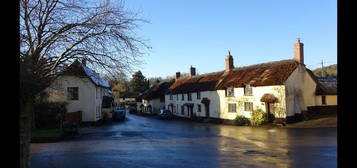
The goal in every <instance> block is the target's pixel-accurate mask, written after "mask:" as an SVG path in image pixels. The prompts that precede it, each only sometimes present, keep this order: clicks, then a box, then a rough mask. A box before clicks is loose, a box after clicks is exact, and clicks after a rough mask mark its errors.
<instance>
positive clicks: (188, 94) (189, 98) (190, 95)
mask: <svg viewBox="0 0 357 168" xmlns="http://www.w3.org/2000/svg"><path fill="white" fill-rule="evenodd" d="M187 100H188V101H191V100H192V94H191V93H187Z"/></svg>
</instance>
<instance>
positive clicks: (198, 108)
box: [197, 104, 201, 112]
mask: <svg viewBox="0 0 357 168" xmlns="http://www.w3.org/2000/svg"><path fill="white" fill-rule="evenodd" d="M197 112H201V105H200V104H197Z"/></svg>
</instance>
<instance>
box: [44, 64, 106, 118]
mask: <svg viewBox="0 0 357 168" xmlns="http://www.w3.org/2000/svg"><path fill="white" fill-rule="evenodd" d="M47 93H49V94H48V95H49V96H48V101H52V102H54V101H61V102H64V101H65V102H68V105H67V111H68V112H69V113H70V112H77V111H82V121H83V122H96V121H98V120H99V119H101V118H102V111H101V107H102V100H103V96H112V94H111V91H110V86H109V84H108V82H107V81H104V80H103V79H101V78H100V76H99V74H98V73H96V72H95V71H93V70H92V69H90V68H88V67H87V66H86V64H85V61H83V62H82V63H80V62H79V61H77V60H76V61H74V62H73V63H72V64H71V65H70V66H69V67H68V68H67V69H65V70H64V71H63V73H62V74H61V75H60V76H59V77H58V78H57V79H56V80H55V81H54V82H53V83H52V85H51V86H50V87H49V88H48V89H47Z"/></svg>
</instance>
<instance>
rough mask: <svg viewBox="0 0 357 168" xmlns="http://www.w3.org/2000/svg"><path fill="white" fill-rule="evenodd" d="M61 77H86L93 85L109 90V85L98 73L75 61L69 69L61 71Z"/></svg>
mask: <svg viewBox="0 0 357 168" xmlns="http://www.w3.org/2000/svg"><path fill="white" fill-rule="evenodd" d="M61 75H70V76H77V77H88V78H89V79H90V80H91V82H92V83H93V84H94V85H96V86H100V87H104V88H110V86H109V83H108V82H107V81H105V80H103V79H102V78H101V77H100V76H99V74H98V73H96V72H95V71H94V70H92V69H90V68H88V67H87V66H85V65H83V64H81V63H80V62H79V61H78V60H75V61H74V62H73V63H72V64H71V65H70V66H69V67H67V68H66V69H65V70H64V71H62V72H61Z"/></svg>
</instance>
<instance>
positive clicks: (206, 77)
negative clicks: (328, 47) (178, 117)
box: [167, 60, 299, 94]
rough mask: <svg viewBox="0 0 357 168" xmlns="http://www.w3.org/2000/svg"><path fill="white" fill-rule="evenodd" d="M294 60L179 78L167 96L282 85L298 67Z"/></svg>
mask: <svg viewBox="0 0 357 168" xmlns="http://www.w3.org/2000/svg"><path fill="white" fill-rule="evenodd" d="M298 65H299V63H298V62H296V61H294V60H282V61H274V62H268V63H262V64H256V65H251V66H245V67H238V68H234V69H233V70H232V71H230V72H225V71H220V72H215V73H208V74H203V75H198V76H193V77H182V78H179V79H178V80H177V81H176V82H175V83H173V84H172V85H171V87H170V88H169V90H168V92H167V94H177V93H187V92H196V91H212V90H220V89H225V88H227V87H243V86H244V85H245V84H250V85H251V86H270V85H282V84H284V82H285V81H286V80H287V78H288V77H289V76H290V74H291V73H292V72H293V71H294V70H295V69H296V68H297V67H298Z"/></svg>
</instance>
